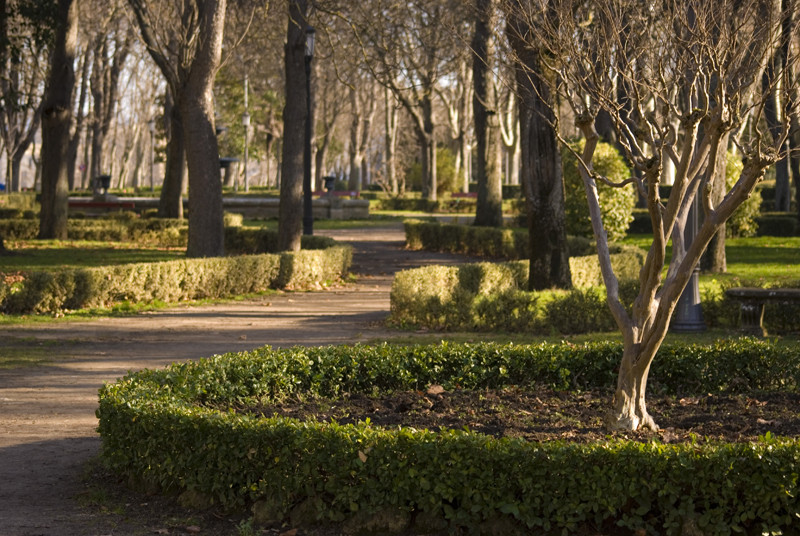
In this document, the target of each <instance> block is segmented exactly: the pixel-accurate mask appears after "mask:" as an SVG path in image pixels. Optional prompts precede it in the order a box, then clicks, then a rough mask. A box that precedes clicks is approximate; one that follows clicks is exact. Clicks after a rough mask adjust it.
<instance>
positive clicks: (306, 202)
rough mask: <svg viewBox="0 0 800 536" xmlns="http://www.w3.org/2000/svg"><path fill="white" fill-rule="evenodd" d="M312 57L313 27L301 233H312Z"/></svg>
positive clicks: (311, 49)
mask: <svg viewBox="0 0 800 536" xmlns="http://www.w3.org/2000/svg"><path fill="white" fill-rule="evenodd" d="M313 58H314V28H312V27H311V26H309V27H308V28H306V52H305V66H306V139H305V147H304V150H303V234H305V235H312V234H314V214H313V212H312V208H311V122H312V121H311V60H312V59H313Z"/></svg>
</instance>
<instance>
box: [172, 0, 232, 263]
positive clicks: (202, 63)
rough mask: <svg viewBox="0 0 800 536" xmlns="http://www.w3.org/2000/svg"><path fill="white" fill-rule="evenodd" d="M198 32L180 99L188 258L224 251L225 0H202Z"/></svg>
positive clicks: (223, 252)
mask: <svg viewBox="0 0 800 536" xmlns="http://www.w3.org/2000/svg"><path fill="white" fill-rule="evenodd" d="M198 3H199V5H200V12H199V14H200V17H201V20H200V28H199V30H200V35H202V36H203V39H202V40H201V42H200V44H199V45H198V50H197V53H196V55H195V58H194V61H193V62H192V66H191V70H190V71H189V76H188V79H187V82H186V86H185V88H184V92H183V95H182V98H181V102H180V111H181V118H182V119H183V136H184V139H185V141H186V145H185V151H186V160H187V163H188V167H189V239H188V244H187V247H186V255H187V256H188V257H219V256H222V255H224V254H225V231H224V224H223V216H222V183H221V181H220V170H219V156H218V155H219V148H218V146H217V133H216V129H215V127H214V101H213V90H214V76H215V75H216V72H217V69H218V67H219V62H220V56H221V53H222V34H223V30H224V26H225V7H226V0H203V1H201V2H198Z"/></svg>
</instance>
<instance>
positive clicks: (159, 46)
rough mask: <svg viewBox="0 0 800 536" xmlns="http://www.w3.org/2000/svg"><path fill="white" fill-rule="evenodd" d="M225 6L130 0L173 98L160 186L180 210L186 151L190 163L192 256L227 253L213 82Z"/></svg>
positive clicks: (208, 1)
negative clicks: (161, 185) (168, 136)
mask: <svg viewBox="0 0 800 536" xmlns="http://www.w3.org/2000/svg"><path fill="white" fill-rule="evenodd" d="M226 4H227V2H226V0H196V1H189V0H185V1H183V2H179V3H171V2H166V3H165V2H157V1H154V0H128V5H129V6H130V7H131V9H132V10H133V13H134V15H135V17H136V22H137V24H138V26H139V32H140V35H141V38H142V41H143V42H144V44H145V46H146V47H147V50H148V52H149V53H150V56H151V57H152V58H153V61H155V63H156V65H158V67H159V69H160V70H161V73H162V74H163V75H164V78H165V79H166V80H167V85H168V86H169V92H170V97H171V98H172V109H171V114H170V115H169V119H170V136H171V138H170V142H169V144H170V147H169V150H168V153H169V154H168V163H167V174H166V176H165V178H164V190H165V191H166V192H167V193H168V194H169V195H170V204H171V205H172V206H174V207H175V208H176V210H177V211H178V212H180V210H181V208H180V207H181V206H182V205H181V202H180V198H181V191H182V180H183V156H182V155H183V154H184V153H185V155H186V162H187V163H188V170H189V243H188V246H187V249H186V254H187V255H188V256H190V257H213V256H219V255H222V254H223V253H224V232H223V222H222V184H221V181H220V170H219V150H218V146H217V137H216V132H215V126H214V103H213V83H214V75H215V74H216V72H217V69H218V68H219V65H220V59H221V51H222V36H223V30H224V24H225V9H226ZM181 136H182V139H181ZM181 142H183V143H181ZM175 199H177V203H175ZM162 200H163V196H162Z"/></svg>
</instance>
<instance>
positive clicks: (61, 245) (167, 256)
mask: <svg viewBox="0 0 800 536" xmlns="http://www.w3.org/2000/svg"><path fill="white" fill-rule="evenodd" d="M6 248H7V249H9V250H10V251H11V254H8V255H2V256H0V273H2V272H5V273H9V272H19V271H35V270H53V269H57V270H61V269H70V268H86V267H91V266H109V265H116V264H129V263H137V262H158V261H169V260H175V259H180V258H183V257H184V256H185V255H186V252H185V250H183V249H165V248H155V247H146V246H141V245H138V244H135V243H131V242H93V241H86V240H9V241H7V242H6Z"/></svg>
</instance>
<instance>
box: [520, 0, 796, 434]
mask: <svg viewBox="0 0 800 536" xmlns="http://www.w3.org/2000/svg"><path fill="white" fill-rule="evenodd" d="M792 4H793V5H794V7H795V8H796V5H795V4H796V2H792ZM554 5H555V7H553V8H551V9H549V10H547V11H546V12H543V11H542V10H541V9H539V7H538V6H539V4H538V3H534V2H525V4H524V5H523V6H524V9H520V10H518V11H515V12H514V16H515V17H517V18H519V19H522V20H526V21H529V22H534V21H535V22H536V24H535V25H533V24H528V25H527V29H529V30H530V32H529V33H528V34H520V37H521V38H522V39H524V40H525V42H527V43H528V44H529V45H531V46H535V47H537V48H538V49H541V50H544V51H545V53H546V54H547V57H548V60H549V61H548V65H549V66H550V67H551V68H552V69H553V70H554V73H555V75H556V76H557V77H558V79H559V80H560V85H559V87H560V88H561V89H562V90H563V91H561V93H560V97H561V99H563V102H566V103H568V104H569V106H570V107H571V109H572V114H574V117H575V118H576V122H577V125H578V127H579V129H580V131H581V133H582V134H583V136H584V137H585V138H586V144H585V148H584V150H583V151H582V153H580V154H576V156H577V157H578V158H579V169H580V172H581V176H582V179H583V182H584V186H585V190H586V194H587V201H588V204H589V211H590V214H591V220H592V227H593V230H594V236H595V239H596V242H597V252H598V258H599V261H600V267H601V271H602V274H603V280H604V283H605V287H606V296H607V302H608V304H609V307H610V309H611V312H612V314H613V316H614V318H615V320H616V323H617V325H618V327H619V329H620V331H621V333H622V335H623V343H624V344H623V347H624V349H623V355H622V357H621V361H620V367H619V373H618V379H617V388H616V391H615V395H614V403H613V408H612V411H611V414H610V419H609V424H610V425H611V426H612V427H616V428H624V429H638V428H651V429H654V430H655V429H657V428H658V426H657V425H656V423H655V422H654V420H653V418H652V417H651V416H650V414H649V413H648V411H647V407H646V404H645V391H646V387H647V379H648V375H649V372H650V367H651V364H652V362H653V360H654V358H655V356H656V352H657V350H658V349H659V347H660V346H661V343H662V341H663V340H664V337H665V335H666V333H667V329H668V328H669V324H670V318H671V316H672V312H673V310H674V309H675V307H676V304H677V302H678V298H679V297H680V295H681V293H682V292H683V290H684V287H685V286H686V284H687V282H688V280H689V278H690V277H691V274H692V271H693V270H694V268H695V266H696V265H697V263H698V262H699V259H700V256H701V255H702V253H703V251H704V250H705V249H706V246H707V245H708V243H709V241H710V240H711V238H712V237H713V236H714V234H715V233H716V232H717V231H718V230H719V229H720V226H721V225H722V224H723V223H724V222H725V221H726V220H727V219H728V218H730V216H731V214H732V213H733V211H734V210H736V208H738V207H739V206H740V205H741V204H742V203H743V202H744V200H745V199H746V198H747V197H748V196H749V195H750V193H751V192H752V191H753V189H754V188H755V186H756V184H757V183H758V182H759V181H760V180H762V179H763V176H764V171H765V170H766V169H767V168H768V167H769V166H771V165H772V164H774V163H775V162H776V161H777V159H778V157H779V155H780V148H781V147H782V146H783V143H784V140H785V138H786V136H787V134H788V129H789V122H788V120H787V119H788V118H785V119H784V120H783V123H782V124H781V128H780V129H779V130H772V131H771V132H770V131H769V130H768V129H765V128H763V125H764V122H763V119H764V117H763V114H764V108H765V106H766V105H767V101H768V99H769V98H770V93H771V90H772V88H774V87H781V88H782V89H781V91H782V92H784V95H787V94H788V92H790V91H792V90H794V89H796V84H797V82H796V81H794V82H792V81H791V79H790V77H788V72H787V71H785V70H781V69H780V68H778V69H777V70H774V71H772V72H771V74H770V75H769V76H770V81H769V83H768V84H766V85H763V84H762V83H761V80H762V74H763V73H764V69H765V66H766V64H767V62H768V60H769V59H770V58H771V57H772V56H773V54H774V51H775V48H776V47H777V46H779V36H780V32H776V31H775V29H776V28H780V27H781V23H782V20H783V19H784V18H785V17H787V16H791V11H792V10H793V8H789V9H783V10H776V9H774V8H775V5H776V4H775V0H741V1H735V2H734V1H728V0H720V1H718V2H705V1H700V0H696V1H695V0H689V1H686V2H663V3H658V4H645V3H636V2H628V1H626V0H609V1H607V2H594V3H592V4H591V7H592V9H591V10H586V9H585V7H586V4H585V2H584V1H583V0H564V1H560V2H558V3H557V4H554ZM517 6H518V7H519V3H517ZM732 23H733V24H732ZM621 36H625V39H621ZM797 54H798V52H797V51H795V52H792V57H791V58H789V61H788V63H787V64H788V65H792V64H794V63H795V62H796V61H797V60H798V57H797ZM619 58H631V59H632V60H631V61H624V62H622V63H620V62H619V61H618V60H619ZM616 83H622V84H625V85H626V86H627V87H626V92H625V93H626V94H627V95H630V96H631V102H630V108H629V110H624V109H622V108H620V107H619V106H617V101H616V95H615V90H614V85H615V84H616ZM600 109H602V110H605V112H607V113H608V114H610V115H611V121H612V124H613V125H614V130H615V132H616V134H617V137H618V140H619V141H620V143H621V144H622V146H623V147H624V148H625V152H626V154H627V157H628V159H629V160H630V161H631V162H632V163H633V164H634V166H635V167H636V168H637V169H638V170H639V171H640V173H641V177H639V176H633V177H631V178H630V179H628V180H626V181H623V183H621V184H616V185H615V186H618V187H623V186H626V185H628V184H631V183H633V184H635V185H637V187H638V189H639V190H640V191H641V192H642V194H643V195H644V196H645V198H646V199H647V208H648V212H649V215H650V220H651V224H652V228H653V230H654V231H653V242H652V245H651V247H650V249H649V251H648V254H647V258H646V260H645V264H644V267H643V269H642V270H641V272H640V277H639V294H638V296H637V298H636V300H635V301H634V303H633V308H632V310H630V312H629V310H628V309H627V308H626V304H624V303H622V301H621V300H620V294H619V282H618V280H617V277H616V275H615V274H614V271H613V269H612V267H611V261H610V256H609V249H608V238H607V235H606V232H605V230H604V226H603V221H602V217H601V215H600V206H599V201H598V196H597V186H596V184H597V181H603V182H606V183H608V182H610V181H608V179H605V178H604V177H601V176H599V175H598V174H597V173H596V172H595V171H594V170H593V167H592V160H593V156H594V150H595V148H596V146H597V141H598V138H599V136H598V133H597V131H596V129H595V119H596V117H597V114H598V111H599V110H600ZM751 113H752V114H753V121H752V130H751V131H750V132H747V131H744V130H743V131H742V132H743V133H744V134H745V137H740V136H739V134H738V133H737V132H740V131H738V130H737V129H738V127H739V125H741V123H742V122H743V121H744V120H745V119H746V118H747V117H748V116H749V115H750V114H751ZM630 119H633V120H634V124H635V125H636V128H629V126H628V125H629V124H630V123H629V120H630ZM556 132H557V131H556ZM727 135H730V136H731V137H732V138H733V137H735V138H738V139H735V140H734V141H735V142H736V144H737V146H739V147H741V148H742V149H743V150H744V152H745V156H746V160H745V163H744V168H743V170H742V172H741V175H740V176H739V178H738V180H737V182H736V185H735V186H734V187H733V188H732V189H730V190H729V191H728V193H727V194H726V195H725V196H724V198H723V199H722V200H721V201H719V202H717V203H715V202H714V201H713V198H712V195H711V194H712V192H713V190H714V185H713V182H714V181H716V180H719V178H720V177H723V176H724V174H720V173H717V172H716V167H717V166H719V165H720V162H721V159H720V158H718V157H717V156H718V155H719V153H720V152H724V151H725V150H726V147H725V143H724V140H725V137H726V136H727ZM667 160H671V161H672V162H673V164H674V166H675V181H674V184H673V186H672V189H671V193H670V196H669V198H668V200H667V201H666V203H663V202H662V200H661V198H660V195H659V190H658V185H659V184H660V182H661V181H662V179H663V177H664V173H665V168H666V166H665V162H666V161H667ZM695 199H697V200H698V206H700V207H701V210H702V212H703V215H704V218H703V221H702V223H701V224H700V226H699V228H698V230H697V233H696V235H695V236H694V238H693V240H692V241H691V243H688V241H687V240H686V239H685V237H686V234H685V230H686V225H687V220H688V215H689V211H690V208H691V207H692V206H693V205H695ZM670 239H671V241H672V256H671V257H670V258H669V259H668V269H667V272H666V275H664V272H663V268H664V263H665V261H666V260H667V257H666V251H667V249H666V248H667V242H668V241H669V240H670Z"/></svg>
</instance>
